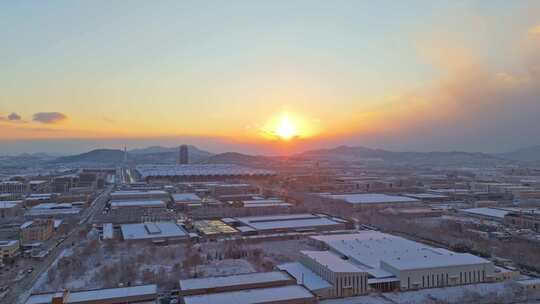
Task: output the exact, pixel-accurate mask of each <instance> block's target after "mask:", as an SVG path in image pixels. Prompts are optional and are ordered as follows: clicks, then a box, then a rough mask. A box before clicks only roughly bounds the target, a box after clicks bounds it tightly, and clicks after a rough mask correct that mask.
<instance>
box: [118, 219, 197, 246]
mask: <svg viewBox="0 0 540 304" xmlns="http://www.w3.org/2000/svg"><path fill="white" fill-rule="evenodd" d="M120 230H121V231H122V237H123V239H124V240H125V241H138V240H151V241H153V242H165V241H167V242H174V241H183V240H187V239H188V238H189V235H188V233H187V232H186V230H184V228H182V227H180V226H179V225H178V224H176V223H174V222H148V223H140V224H124V225H121V226H120Z"/></svg>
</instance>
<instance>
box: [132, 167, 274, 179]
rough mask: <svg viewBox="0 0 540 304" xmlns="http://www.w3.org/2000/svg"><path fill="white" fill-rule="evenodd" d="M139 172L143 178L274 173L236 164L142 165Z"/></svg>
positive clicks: (138, 169) (138, 168) (262, 174)
mask: <svg viewBox="0 0 540 304" xmlns="http://www.w3.org/2000/svg"><path fill="white" fill-rule="evenodd" d="M136 169H137V171H138V172H139V174H140V175H141V176H142V177H143V178H147V177H158V176H241V175H244V176H264V175H274V174H275V173H274V171H271V170H264V169H253V168H248V167H243V166H239V165H234V164H204V165H140V166H137V168H136Z"/></svg>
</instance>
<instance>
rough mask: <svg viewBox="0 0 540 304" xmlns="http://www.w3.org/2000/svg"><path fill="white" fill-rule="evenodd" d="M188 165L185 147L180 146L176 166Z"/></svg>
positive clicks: (186, 147) (187, 154) (186, 148)
mask: <svg viewBox="0 0 540 304" xmlns="http://www.w3.org/2000/svg"><path fill="white" fill-rule="evenodd" d="M188 163H189V152H188V146H187V145H181V146H180V147H179V148H178V164H179V165H187V164H188Z"/></svg>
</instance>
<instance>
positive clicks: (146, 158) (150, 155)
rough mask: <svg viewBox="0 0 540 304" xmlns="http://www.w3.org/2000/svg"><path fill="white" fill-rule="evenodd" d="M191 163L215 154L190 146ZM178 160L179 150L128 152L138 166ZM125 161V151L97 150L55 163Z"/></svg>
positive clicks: (59, 159) (156, 148) (164, 149)
mask: <svg viewBox="0 0 540 304" xmlns="http://www.w3.org/2000/svg"><path fill="white" fill-rule="evenodd" d="M188 153H189V159H190V162H199V161H202V160H204V159H207V158H209V157H210V156H212V155H213V154H212V153H210V152H208V151H204V150H200V149H198V148H196V147H194V146H188ZM177 159H178V148H166V147H158V146H155V147H149V148H145V149H137V150H132V151H129V152H128V161H129V162H130V163H138V164H145V163H146V164H174V163H175V162H176V161H177ZM123 161H124V151H122V150H117V149H97V150H92V151H90V152H86V153H82V154H77V155H70V156H64V157H59V158H56V159H55V160H54V161H53V162H54V163H64V164H70V163H96V164H97V163H100V164H120V163H122V162H123Z"/></svg>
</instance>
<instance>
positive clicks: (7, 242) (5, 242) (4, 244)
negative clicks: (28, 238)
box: [0, 240, 19, 247]
mask: <svg viewBox="0 0 540 304" xmlns="http://www.w3.org/2000/svg"><path fill="white" fill-rule="evenodd" d="M16 244H19V240H2V241H0V247H10V246H13V245H16Z"/></svg>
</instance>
